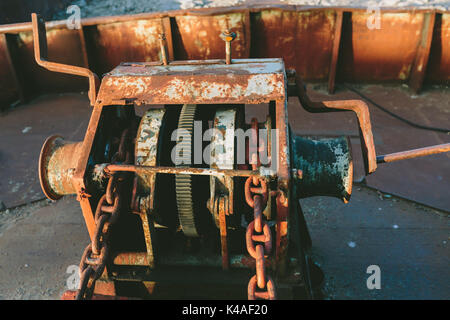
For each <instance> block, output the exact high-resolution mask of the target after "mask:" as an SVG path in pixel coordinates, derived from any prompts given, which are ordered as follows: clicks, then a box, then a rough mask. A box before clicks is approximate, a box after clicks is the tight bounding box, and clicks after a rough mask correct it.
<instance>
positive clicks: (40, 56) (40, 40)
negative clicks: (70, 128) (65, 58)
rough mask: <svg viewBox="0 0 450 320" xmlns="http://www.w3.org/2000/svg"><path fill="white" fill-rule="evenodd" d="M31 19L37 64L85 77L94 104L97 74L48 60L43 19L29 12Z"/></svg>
mask: <svg viewBox="0 0 450 320" xmlns="http://www.w3.org/2000/svg"><path fill="white" fill-rule="evenodd" d="M31 21H32V25H33V40H34V58H35V60H36V62H37V64H38V65H40V66H41V67H44V68H45V69H47V70H50V71H54V72H60V73H67V74H73V75H76V76H82V77H87V78H88V79H89V100H90V103H91V105H92V106H93V105H94V104H95V100H96V97H97V90H98V87H99V85H100V80H99V78H98V77H97V75H96V74H95V73H93V72H92V71H91V70H89V69H87V68H82V67H77V66H71V65H68V64H62V63H56V62H50V61H48V60H47V59H48V56H47V54H48V51H47V49H48V48H47V34H46V30H45V21H44V19H43V18H41V16H40V15H38V14H36V13H32V14H31Z"/></svg>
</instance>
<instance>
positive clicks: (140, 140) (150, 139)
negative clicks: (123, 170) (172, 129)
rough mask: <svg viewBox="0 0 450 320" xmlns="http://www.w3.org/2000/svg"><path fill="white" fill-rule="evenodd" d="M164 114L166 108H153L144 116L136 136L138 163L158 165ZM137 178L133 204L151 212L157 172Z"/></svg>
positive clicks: (140, 209)
mask: <svg viewBox="0 0 450 320" xmlns="http://www.w3.org/2000/svg"><path fill="white" fill-rule="evenodd" d="M164 114H165V110H164V109H152V110H149V111H147V112H146V113H145V115H144V116H143V117H142V119H141V123H140V125H139V128H138V132H137V136H136V144H135V164H136V165H141V166H156V165H157V155H158V139H159V136H160V129H161V126H162V121H163V117H164ZM136 179H137V181H136V189H135V194H134V199H133V200H134V203H133V204H132V206H133V208H135V209H136V210H137V211H139V212H142V213H146V214H149V213H151V211H152V210H153V208H154V193H155V182H156V173H145V172H142V173H141V174H139V175H137V176H136Z"/></svg>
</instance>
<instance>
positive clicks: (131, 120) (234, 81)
mask: <svg viewBox="0 0 450 320" xmlns="http://www.w3.org/2000/svg"><path fill="white" fill-rule="evenodd" d="M32 21H33V35H34V42H35V57H36V61H37V63H38V64H39V65H41V66H43V67H45V68H47V69H49V70H52V71H56V72H64V73H69V74H76V75H81V76H86V77H88V78H89V83H90V91H89V98H90V102H91V105H92V106H93V111H92V116H91V119H90V122H89V126H88V129H87V132H86V136H85V139H84V141H82V142H69V141H65V140H64V139H63V138H62V137H60V136H51V137H49V138H48V139H47V140H46V141H45V143H44V146H43V147H42V151H41V156H40V160H39V176H40V181H41V185H42V189H43V190H44V193H45V194H46V196H47V197H48V198H50V199H53V200H56V199H59V198H60V197H62V196H63V195H68V194H76V195H77V199H78V200H79V202H80V205H81V209H82V211H83V216H84V219H85V222H86V226H87V229H88V231H89V235H90V238H91V243H90V244H89V245H88V246H87V247H86V249H85V251H84V253H83V255H82V258H81V263H80V275H81V280H80V289H79V290H78V291H77V292H66V293H65V298H68V297H75V295H76V296H77V298H81V299H86V298H92V297H93V296H94V295H96V296H130V295H131V296H136V295H139V296H141V297H143V298H145V297H149V294H151V293H152V292H153V291H154V290H155V286H158V285H159V284H164V283H169V284H171V285H172V286H173V285H176V286H177V288H182V287H183V286H189V288H190V289H189V291H188V292H191V293H192V296H193V297H197V295H196V292H197V291H198V290H200V288H202V287H205V286H206V287H207V286H208V285H210V286H212V288H213V291H214V293H213V294H215V295H217V293H218V292H217V286H218V284H219V287H220V288H224V295H226V294H228V291H227V290H226V288H229V287H231V286H236V285H237V286H239V288H242V292H245V290H244V288H245V286H247V296H248V298H249V299H256V298H262V299H275V298H276V297H277V298H316V297H317V292H318V290H317V287H318V284H319V283H320V275H321V273H320V269H319V268H318V267H316V266H315V265H314V263H313V262H312V261H311V258H310V257H309V254H308V252H309V248H310V247H311V240H310V237H309V234H308V229H307V226H306V223H305V220H304V217H303V213H302V210H301V208H300V204H299V201H298V199H300V198H304V197H311V196H333V197H338V198H340V199H342V200H343V201H345V202H347V201H348V200H349V198H350V195H351V191H352V177H353V163H352V158H351V148H350V142H349V140H348V138H346V137H341V138H337V139H326V140H318V141H315V140H310V139H305V138H302V137H299V136H295V135H293V134H292V133H291V132H290V129H289V125H288V116H287V99H288V96H289V95H295V96H298V97H299V100H300V103H301V105H302V106H303V107H304V108H305V109H306V110H308V111H310V112H330V111H347V110H350V111H354V112H355V113H356V115H357V118H358V123H359V127H360V136H361V146H362V151H363V157H364V164H365V170H366V174H369V173H371V172H374V171H375V170H376V167H377V162H388V161H394V160H399V159H404V158H408V157H415V156H419V155H425V154H431V153H437V152H443V151H448V150H449V148H450V147H449V145H448V144H447V145H441V146H436V147H430V148H424V149H419V150H414V151H409V152H406V153H399V154H393V155H389V156H381V157H378V158H377V157H376V154H375V148H374V144H373V137H372V130H371V124H370V118H369V110H368V107H367V105H366V104H365V103H364V102H363V101H360V100H349V101H324V102H312V101H310V100H309V99H308V97H307V95H306V92H305V88H304V85H303V84H302V82H301V81H300V79H299V78H298V77H297V76H296V75H295V72H292V71H287V70H285V68H284V64H283V61H282V60H281V59H233V60H231V41H232V40H233V39H234V37H235V34H234V33H232V32H229V31H226V32H224V33H223V34H222V35H221V37H222V39H223V40H224V41H225V52H226V59H225V60H206V61H171V62H168V61H167V55H166V48H165V39H164V35H161V36H160V44H161V62H149V63H121V64H120V65H119V66H118V67H116V68H115V69H114V70H112V71H111V72H110V73H108V74H106V75H105V76H104V78H103V80H102V82H101V85H99V80H98V78H97V76H96V75H95V74H94V73H92V72H91V71H89V70H87V69H84V68H80V67H74V66H68V65H62V64H58V63H53V62H49V61H47V60H46V57H47V56H46V49H47V46H46V34H45V24H44V21H43V20H42V19H41V18H40V17H39V16H37V15H35V14H33V15H32ZM97 89H99V90H98V92H97ZM247 105H257V106H258V107H259V108H260V110H261V114H266V115H267V117H266V119H265V121H263V122H258V121H257V120H256V119H252V120H251V122H250V123H249V124H247V123H246V122H245V109H246V106H247ZM138 111H139V112H140V113H141V114H142V116H138V115H137V114H139V112H138ZM255 270H256V271H255ZM130 288H133V290H134V291H133V293H130V290H131V289H130ZM228 297H229V296H228ZM233 297H236V296H233Z"/></svg>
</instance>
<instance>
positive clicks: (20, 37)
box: [15, 29, 88, 92]
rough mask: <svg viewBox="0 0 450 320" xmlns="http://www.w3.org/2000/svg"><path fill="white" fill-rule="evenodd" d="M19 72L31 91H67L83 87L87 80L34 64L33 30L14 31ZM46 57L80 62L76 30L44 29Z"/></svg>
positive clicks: (84, 87) (58, 60)
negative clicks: (24, 77) (46, 48)
mask: <svg viewBox="0 0 450 320" xmlns="http://www.w3.org/2000/svg"><path fill="white" fill-rule="evenodd" d="M16 40H17V47H18V49H17V50H18V56H17V57H15V58H16V59H17V67H18V68H19V70H18V72H21V74H22V75H25V76H26V79H25V80H26V83H25V85H26V86H27V87H28V88H29V90H32V91H34V92H67V91H73V90H74V88H78V89H81V90H83V89H84V90H86V89H87V88H88V81H87V80H86V79H84V78H82V77H75V76H73V75H67V74H60V73H55V72H51V71H48V70H45V69H44V68H42V67H40V66H38V65H37V64H36V61H35V58H34V47H33V33H32V32H20V33H18V34H17V38H16ZM47 42H48V60H49V61H54V62H59V63H64V64H69V65H75V66H83V64H84V61H83V58H82V53H81V52H82V49H81V43H80V37H79V33H78V30H68V29H53V30H47Z"/></svg>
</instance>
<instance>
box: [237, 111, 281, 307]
mask: <svg viewBox="0 0 450 320" xmlns="http://www.w3.org/2000/svg"><path fill="white" fill-rule="evenodd" d="M252 129H253V132H252V140H253V143H254V144H253V146H254V147H253V148H252V149H253V150H251V159H252V169H253V170H256V169H257V168H258V166H259V161H258V160H259V159H258V153H257V141H258V134H257V130H258V123H257V122H256V119H252ZM255 142H256V144H255ZM255 149H256V150H255ZM244 191H245V200H246V202H247V204H248V205H249V206H250V207H252V208H253V221H252V222H250V223H249V225H248V226H247V231H246V234H245V242H246V247H247V251H248V253H249V254H250V256H251V257H252V258H254V259H255V260H256V275H254V276H253V277H252V278H251V279H250V281H249V283H248V288H247V293H248V299H249V300H255V299H257V298H259V299H266V300H275V299H276V294H275V284H274V281H273V280H272V278H271V277H270V276H269V275H267V273H266V259H265V258H266V257H267V256H268V255H269V254H270V253H271V251H272V234H271V232H270V228H269V225H268V224H267V222H266V221H264V220H263V214H262V211H263V209H264V207H265V206H266V204H267V201H268V197H269V192H268V187H267V182H266V181H265V180H264V179H262V178H258V177H254V176H253V177H248V178H247V180H246V181H245V190H244ZM257 287H258V289H259V290H258V291H257Z"/></svg>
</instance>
